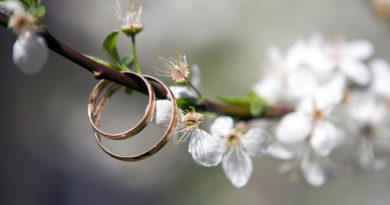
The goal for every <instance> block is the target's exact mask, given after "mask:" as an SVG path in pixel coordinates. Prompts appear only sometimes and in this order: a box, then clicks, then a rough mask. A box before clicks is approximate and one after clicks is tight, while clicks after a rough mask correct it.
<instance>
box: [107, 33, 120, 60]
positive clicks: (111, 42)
mask: <svg viewBox="0 0 390 205" xmlns="http://www.w3.org/2000/svg"><path fill="white" fill-rule="evenodd" d="M118 36H119V31H118V30H115V31H113V32H112V33H110V34H108V36H107V37H106V39H104V42H103V51H104V53H105V54H106V55H107V57H108V58H109V59H110V60H111V62H112V63H114V64H115V65H116V66H118V67H121V62H120V58H119V54H118V51H117V49H116V41H117V39H118Z"/></svg>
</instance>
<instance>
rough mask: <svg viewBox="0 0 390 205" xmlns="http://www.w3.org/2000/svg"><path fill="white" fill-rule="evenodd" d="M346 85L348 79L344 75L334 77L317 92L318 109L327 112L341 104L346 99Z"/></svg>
mask: <svg viewBox="0 0 390 205" xmlns="http://www.w3.org/2000/svg"><path fill="white" fill-rule="evenodd" d="M345 85H346V79H345V76H344V75H334V76H333V77H332V78H331V79H329V80H328V82H327V83H326V84H325V85H323V86H322V87H321V89H319V90H318V91H317V93H316V95H315V98H316V102H315V103H316V107H317V108H319V109H322V110H326V109H331V108H332V107H333V106H334V105H337V104H339V103H341V101H342V100H343V97H344V88H345Z"/></svg>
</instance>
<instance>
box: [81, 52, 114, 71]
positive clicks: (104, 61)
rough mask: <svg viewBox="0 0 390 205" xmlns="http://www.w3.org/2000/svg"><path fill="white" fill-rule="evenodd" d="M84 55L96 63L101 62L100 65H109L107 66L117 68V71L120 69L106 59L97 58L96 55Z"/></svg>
mask: <svg viewBox="0 0 390 205" xmlns="http://www.w3.org/2000/svg"><path fill="white" fill-rule="evenodd" d="M84 55H85V56H87V57H88V58H90V59H91V60H94V61H96V62H97V63H99V64H102V65H104V66H106V67H109V68H111V69H114V70H117V71H120V70H121V69H120V68H118V67H117V66H115V65H112V64H111V63H109V62H107V61H106V60H103V59H101V58H98V57H94V56H90V55H86V54H84Z"/></svg>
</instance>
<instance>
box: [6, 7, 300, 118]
mask: <svg viewBox="0 0 390 205" xmlns="http://www.w3.org/2000/svg"><path fill="white" fill-rule="evenodd" d="M8 20H9V19H8V17H7V16H6V15H4V14H2V13H0V24H1V25H2V26H4V27H7V25H8ZM39 35H40V36H42V37H43V38H44V39H45V40H46V43H47V46H48V47H49V49H51V50H52V51H54V52H56V53H57V54H59V55H61V56H63V57H65V58H67V59H68V60H70V61H72V62H74V63H76V64H78V65H80V66H81V67H82V68H85V69H86V70H88V71H89V72H91V73H93V74H94V76H95V78H96V79H106V80H110V81H113V82H116V83H119V84H121V85H125V86H127V87H130V88H132V89H135V90H137V91H139V92H141V93H144V94H148V92H147V89H146V86H145V85H144V83H143V82H141V81H140V80H138V79H136V78H132V77H129V76H127V75H124V74H122V73H120V72H118V71H116V70H113V69H110V68H108V67H106V66H103V65H101V64H99V63H97V62H96V61H93V60H91V59H90V58H88V57H86V56H85V55H83V54H81V53H79V52H77V51H75V50H73V49H72V48H70V47H69V46H67V45H65V44H63V43H61V42H60V41H58V40H57V39H55V38H54V37H53V36H52V35H51V34H50V33H49V32H48V30H46V29H45V30H44V31H42V32H40V33H39ZM151 85H152V86H153V87H154V89H155V93H156V97H157V98H160V99H161V98H165V97H166V94H167V92H166V90H165V89H164V88H163V87H162V86H161V85H159V84H157V83H155V82H153V81H152V82H151ZM199 108H201V109H202V110H204V111H207V112H215V113H217V114H221V115H230V116H233V117H236V118H239V119H251V118H254V116H251V114H250V112H249V108H248V107H245V106H232V105H226V104H220V103H216V102H212V101H210V100H207V99H205V100H204V101H203V102H202V103H201V104H200V105H199ZM293 110H294V108H293V107H289V106H281V105H277V106H269V107H267V108H266V109H265V110H264V112H263V113H262V114H261V115H260V116H255V117H261V118H274V117H281V116H284V115H285V114H287V113H289V112H292V111H293Z"/></svg>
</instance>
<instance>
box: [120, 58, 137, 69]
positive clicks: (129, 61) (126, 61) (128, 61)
mask: <svg viewBox="0 0 390 205" xmlns="http://www.w3.org/2000/svg"><path fill="white" fill-rule="evenodd" d="M121 64H122V66H124V67H126V68H127V69H128V70H130V69H131V68H132V67H133V64H134V57H133V56H132V55H127V56H125V57H123V58H122V61H121Z"/></svg>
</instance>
